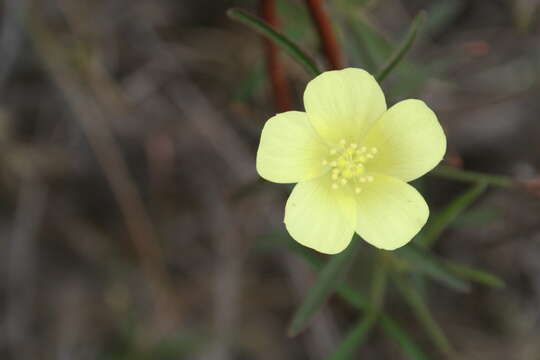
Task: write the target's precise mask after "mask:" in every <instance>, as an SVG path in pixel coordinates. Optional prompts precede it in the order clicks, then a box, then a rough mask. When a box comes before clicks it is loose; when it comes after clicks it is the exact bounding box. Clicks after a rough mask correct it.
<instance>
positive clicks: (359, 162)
mask: <svg viewBox="0 0 540 360" xmlns="http://www.w3.org/2000/svg"><path fill="white" fill-rule="evenodd" d="M377 152H378V149H377V148H375V147H372V148H369V149H368V148H367V147H365V146H358V144H356V143H347V141H346V140H345V139H342V140H341V141H340V142H339V145H338V146H335V147H333V148H332V149H330V156H329V157H328V158H325V159H323V160H322V164H323V166H326V167H327V168H328V170H329V171H330V176H331V177H332V189H334V190H337V189H339V188H340V187H344V186H351V187H352V188H353V189H354V192H355V193H356V194H359V193H360V192H361V191H362V184H363V183H366V182H373V176H372V175H368V174H366V165H367V163H368V162H369V161H370V160H372V159H373V158H374V157H375V154H377Z"/></svg>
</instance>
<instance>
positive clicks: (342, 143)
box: [339, 139, 347, 146]
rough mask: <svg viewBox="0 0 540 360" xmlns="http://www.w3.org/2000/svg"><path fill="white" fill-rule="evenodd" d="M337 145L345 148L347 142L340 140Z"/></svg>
mask: <svg viewBox="0 0 540 360" xmlns="http://www.w3.org/2000/svg"><path fill="white" fill-rule="evenodd" d="M339 143H340V144H341V145H342V146H345V144H346V143H347V140H345V139H341V140H340V141H339Z"/></svg>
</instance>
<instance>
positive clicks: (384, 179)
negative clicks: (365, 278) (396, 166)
mask: <svg viewBox="0 0 540 360" xmlns="http://www.w3.org/2000/svg"><path fill="white" fill-rule="evenodd" d="M357 199H358V208H357V212H358V221H357V226H356V232H357V233H358V235H360V236H361V237H362V238H363V239H364V240H365V241H367V242H368V243H370V244H371V245H373V246H375V247H378V248H381V249H385V250H394V249H397V248H399V247H401V246H403V245H405V244H407V243H408V242H409V241H411V239H412V238H413V237H414V236H415V235H416V234H417V233H418V232H419V231H420V229H421V228H422V227H423V226H424V224H425V223H426V221H427V218H428V216H429V208H428V206H427V204H426V202H425V200H424V198H423V197H422V195H420V194H419V193H418V191H416V189H415V188H413V187H412V186H410V185H409V184H407V183H405V182H403V181H401V180H399V179H395V178H392V177H389V176H384V175H379V174H374V175H373V182H371V183H366V185H363V186H362V192H361V193H360V194H358V196H357Z"/></svg>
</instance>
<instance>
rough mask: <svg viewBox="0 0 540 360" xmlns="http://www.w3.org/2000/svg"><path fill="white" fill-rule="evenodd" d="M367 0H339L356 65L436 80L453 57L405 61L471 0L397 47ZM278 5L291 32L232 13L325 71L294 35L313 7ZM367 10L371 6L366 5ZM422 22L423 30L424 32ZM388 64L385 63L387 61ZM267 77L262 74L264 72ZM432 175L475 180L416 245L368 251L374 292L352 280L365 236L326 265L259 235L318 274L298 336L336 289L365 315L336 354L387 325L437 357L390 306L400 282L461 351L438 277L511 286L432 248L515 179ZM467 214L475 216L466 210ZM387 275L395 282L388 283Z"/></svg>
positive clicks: (413, 305) (352, 349)
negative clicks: (450, 330)
mask: <svg viewBox="0 0 540 360" xmlns="http://www.w3.org/2000/svg"><path fill="white" fill-rule="evenodd" d="M366 3H367V2H366V1H354V0H342V1H338V2H336V4H335V7H336V10H337V12H338V14H339V15H340V16H341V18H342V25H343V26H344V27H345V29H346V31H343V32H342V33H341V35H342V38H343V39H344V47H345V48H346V49H347V52H348V54H349V55H350V58H351V59H352V60H353V61H352V62H353V63H354V62H357V63H359V64H360V67H363V68H365V69H367V70H368V71H370V72H372V73H376V78H377V79H378V80H379V81H382V80H384V79H386V78H387V77H388V76H389V75H390V74H391V73H395V75H396V78H399V79H400V81H399V82H397V84H395V86H393V88H392V94H393V96H394V97H399V96H401V95H405V94H407V95H410V93H413V92H414V91H415V90H416V89H418V88H420V87H421V86H422V85H424V84H425V82H426V81H427V80H428V79H430V78H432V77H433V76H434V75H435V74H437V73H440V72H441V71H442V70H444V69H445V68H446V66H447V65H448V64H450V63H452V61H453V60H452V59H435V60H434V61H432V62H431V63H430V64H429V65H426V66H421V65H418V64H416V63H415V62H413V61H410V60H405V56H406V55H407V54H408V53H409V51H410V49H411V48H412V46H413V44H414V43H415V40H416V39H417V38H418V37H423V36H429V35H433V34H436V33H437V32H439V31H441V29H443V28H444V27H445V26H446V25H447V24H448V23H449V22H451V21H453V19H455V17H456V16H457V14H459V12H460V11H461V9H462V6H463V4H464V2H463V1H461V0H452V1H435V2H433V3H432V4H431V5H430V8H429V11H428V14H430V15H431V16H430V17H427V16H426V14H425V12H420V13H419V15H418V16H416V18H415V19H414V20H413V22H412V23H411V25H410V28H409V29H408V32H407V34H406V35H405V36H404V38H403V40H402V42H401V43H400V44H399V45H397V46H395V45H394V43H393V42H392V41H391V40H389V39H388V38H387V37H386V36H383V35H382V33H381V32H380V31H378V30H377V29H376V28H375V27H374V26H373V25H372V24H371V22H370V21H369V20H368V17H367V16H366V14H365V13H364V14H362V15H361V16H358V15H359V13H358V12H355V11H351V10H352V9H353V8H354V9H356V8H358V9H360V8H362V7H363V6H365V5H366ZM278 4H279V11H280V12H281V13H282V14H283V15H284V17H285V16H291V15H290V14H294V15H292V16H293V17H294V18H297V19H298V21H297V22H295V23H294V24H290V21H288V22H287V24H285V26H284V28H285V31H284V33H285V34H287V36H285V35H284V34H282V33H279V32H277V31H275V30H274V29H272V28H271V27H269V26H268V25H267V24H265V23H264V22H263V21H262V20H260V19H258V18H256V17H255V16H253V15H250V14H249V13H247V12H245V11H242V10H237V9H233V10H230V11H229V12H228V14H229V16H230V17H231V18H233V19H235V20H238V21H240V22H242V23H244V24H246V25H248V26H250V27H251V28H253V29H255V30H256V31H258V32H260V33H261V34H263V35H264V36H266V37H267V38H268V39H270V40H271V41H274V42H275V43H276V44H277V45H278V46H280V47H281V49H283V50H284V51H285V52H286V53H287V54H288V55H289V56H291V58H292V59H293V60H295V61H296V62H298V63H299V64H300V65H302V66H303V67H304V68H305V69H306V71H307V72H308V73H309V74H310V75H314V76H315V75H317V74H319V70H318V69H317V66H316V65H315V62H314V60H312V59H311V58H310V57H309V56H308V55H307V54H306V53H304V52H303V51H302V50H301V49H300V48H299V47H298V46H297V45H296V44H295V43H294V42H293V41H292V40H290V39H294V40H297V41H302V40H305V37H306V34H309V35H307V36H310V35H311V34H314V32H313V31H309V30H306V27H307V26H308V25H309V17H308V14H307V12H306V11H305V9H304V8H302V7H299V6H298V5H297V4H294V3H290V2H287V1H278ZM362 10H364V9H363V8H362ZM422 24H423V27H422V31H420V25H422ZM380 64H383V65H382V66H380ZM377 70H378V71H377ZM260 76H261V75H260V74H257V77H260ZM391 81H392V79H390V84H391V85H390V86H392V83H391ZM431 175H433V176H437V177H442V178H445V179H450V180H455V181H462V182H469V183H472V184H473V185H472V186H471V187H470V188H469V189H468V190H466V191H465V192H463V193H462V194H460V195H459V196H457V197H456V198H455V199H454V200H452V201H451V202H450V203H449V204H448V205H447V206H446V207H445V208H444V209H443V210H442V211H440V212H439V213H438V214H437V215H435V216H433V219H432V220H431V222H430V223H429V224H428V225H427V226H426V227H425V229H424V231H423V232H422V233H421V234H419V235H418V238H417V239H416V241H415V242H414V243H412V244H410V245H408V246H406V247H404V248H401V249H400V250H398V251H395V252H384V251H381V250H374V249H371V248H370V249H368V250H366V251H373V252H374V257H375V258H376V262H375V264H376V265H375V266H373V268H370V269H368V270H366V267H365V266H364V268H362V270H361V271H363V272H365V271H368V272H369V274H368V275H369V277H370V279H371V288H370V290H369V293H368V294H366V293H367V292H366V291H363V290H360V287H358V286H353V285H352V284H356V283H355V282H352V281H350V279H345V275H346V274H347V272H348V270H349V268H350V267H351V266H361V264H355V262H354V258H355V255H356V253H357V252H358V248H359V246H360V245H359V244H360V241H358V239H353V241H352V242H351V245H350V246H349V248H348V249H347V250H345V251H344V252H342V253H341V254H338V255H335V256H333V257H332V258H330V260H328V261H327V262H326V263H325V262H324V261H323V257H321V256H318V255H315V254H314V253H313V252H312V250H310V249H307V248H305V247H302V246H300V245H299V244H297V243H296V242H294V241H293V240H292V239H291V238H290V237H289V236H288V234H286V233H284V232H279V233H275V234H271V235H267V236H265V237H263V238H261V239H259V242H258V244H257V249H258V250H274V249H276V248H287V249H288V250H289V251H291V252H293V253H295V254H297V255H299V256H301V257H302V258H303V259H304V260H305V261H306V262H307V263H309V264H310V265H311V266H312V268H313V269H314V270H315V271H316V272H317V273H318V274H317V280H316V282H315V283H314V285H313V287H312V288H311V289H310V290H309V292H308V294H307V296H306V297H305V299H304V300H303V301H302V303H301V304H300V305H299V307H298V308H297V310H296V312H295V314H294V315H293V318H292V320H291V323H290V326H289V331H288V332H289V335H291V336H294V335H296V334H298V333H299V332H300V331H302V330H303V329H304V328H305V327H306V326H307V325H308V323H309V321H310V320H311V319H312V318H313V315H314V314H316V313H317V311H319V310H320V308H321V307H322V306H323V305H324V304H325V302H326V300H327V299H328V298H329V297H330V296H332V295H334V294H336V295H337V296H338V297H339V298H340V299H341V300H342V301H343V302H344V303H345V304H346V305H348V306H350V307H351V308H353V309H354V310H356V311H358V320H357V321H356V322H355V323H354V324H353V325H352V327H351V328H350V330H349V331H348V332H347V334H346V336H345V337H344V339H343V340H342V341H341V342H340V343H339V345H338V347H337V349H336V351H335V352H334V353H333V354H332V355H331V357H330V359H332V360H337V359H339V360H344V359H351V358H354V355H355V353H356V351H357V349H358V348H359V347H360V346H361V345H362V344H364V343H365V342H366V341H367V340H368V335H369V333H370V331H371V330H372V329H374V328H376V327H380V329H381V330H382V332H383V333H384V334H385V336H387V337H388V339H391V340H392V341H394V342H395V343H396V344H397V345H398V346H399V348H400V349H401V351H402V353H403V354H404V355H405V356H406V358H408V359H414V360H426V359H429V357H428V356H427V355H426V353H425V352H424V350H423V349H422V348H420V347H419V346H418V344H417V342H416V341H415V339H413V337H412V336H411V335H410V332H409V331H408V330H407V328H406V327H404V326H402V325H401V324H400V323H399V322H398V321H397V320H396V319H394V318H393V317H392V315H391V313H390V312H389V311H388V309H385V307H384V296H385V294H387V293H390V294H393V293H391V292H389V291H388V290H389V288H395V289H396V290H397V292H396V294H398V295H399V296H400V298H401V299H402V300H403V302H404V303H406V304H407V305H408V306H409V307H410V309H411V310H412V313H413V314H414V315H415V316H416V318H417V320H418V322H419V324H421V325H422V327H423V328H424V330H425V334H427V335H428V336H429V339H430V340H431V342H432V343H433V345H434V346H435V347H436V348H437V349H438V350H439V352H441V353H442V354H445V355H447V356H452V355H453V354H454V350H453V348H452V346H451V344H450V341H449V340H448V338H447V337H446V335H445V333H444V331H443V330H442V328H441V327H440V325H439V324H438V323H437V321H436V320H435V317H434V316H433V315H432V314H431V311H430V309H429V307H428V301H427V295H428V294H429V291H428V290H429V285H430V284H431V282H435V283H438V284H440V285H443V286H445V287H447V288H448V289H450V290H453V291H458V292H467V291H470V289H471V285H470V283H471V282H474V283H478V284H481V285H485V286H489V287H493V288H501V287H503V286H504V282H503V281H502V280H501V279H499V278H498V277H497V276H495V275H493V274H490V273H488V272H486V271H484V270H482V269H478V268H474V267H472V266H469V265H465V264H459V263H456V262H453V261H449V260H446V259H443V258H440V257H438V256H436V255H434V254H433V253H432V252H431V248H432V247H433V245H434V244H435V243H436V241H437V240H438V239H439V238H440V236H441V235H442V234H443V233H444V231H445V230H446V229H448V228H449V227H451V226H453V225H455V224H461V225H464V224H465V225H466V224H467V223H468V222H469V223H471V221H473V220H474V219H476V220H474V221H489V220H490V219H492V218H493V217H489V216H488V217H486V216H476V217H473V216H470V215H471V214H473V213H474V211H475V210H474V209H473V210H470V207H471V205H472V204H473V203H474V202H475V201H476V200H477V199H478V198H479V197H480V196H482V194H484V192H485V191H486V189H487V188H488V187H489V186H496V187H505V188H507V187H510V186H512V185H513V181H512V180H511V179H510V178H508V177H505V176H498V175H491V174H484V173H480V172H473V171H466V170H462V169H457V168H452V167H448V166H439V167H437V168H436V169H435V170H433V171H432V173H431ZM464 214H468V215H467V216H464ZM471 219H473V220H471ZM479 219H480V220H479ZM370 255H371V254H370ZM351 276H352V275H351ZM387 279H392V280H393V281H391V282H388V281H387Z"/></svg>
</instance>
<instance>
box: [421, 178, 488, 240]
mask: <svg viewBox="0 0 540 360" xmlns="http://www.w3.org/2000/svg"><path fill="white" fill-rule="evenodd" d="M486 188H487V184H486V183H485V182H483V181H482V182H480V183H478V184H476V185H474V186H472V187H471V188H470V189H469V190H467V191H465V192H464V193H463V194H461V195H460V196H458V197H457V198H455V199H454V200H453V201H452V202H451V203H450V204H449V205H448V206H447V207H446V208H445V209H444V210H443V211H441V212H440V213H439V214H438V215H437V216H435V217H433V220H432V222H431V223H430V224H429V225H428V226H427V227H426V229H425V230H424V233H423V235H422V237H421V238H420V243H421V245H422V246H424V247H427V248H429V247H432V246H433V245H434V244H435V241H436V240H437V239H438V238H439V236H440V235H441V234H442V232H443V231H444V230H446V229H447V228H448V227H449V226H450V225H451V224H452V223H453V222H454V220H455V219H456V218H457V217H458V216H459V215H460V214H461V213H462V212H463V211H465V209H467V208H468V207H469V206H470V205H471V204H472V203H473V202H474V201H475V200H476V199H478V198H479V197H480V195H482V194H483V193H484V191H485V190H486Z"/></svg>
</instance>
